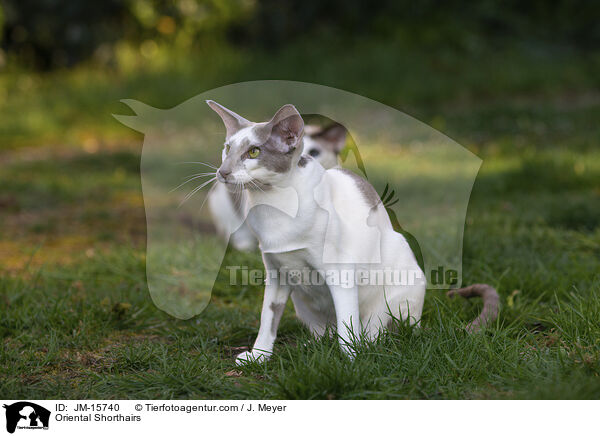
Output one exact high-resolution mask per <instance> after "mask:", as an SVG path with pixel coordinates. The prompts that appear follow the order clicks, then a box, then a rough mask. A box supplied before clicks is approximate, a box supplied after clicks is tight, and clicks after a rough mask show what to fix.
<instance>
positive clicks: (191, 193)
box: [179, 177, 217, 207]
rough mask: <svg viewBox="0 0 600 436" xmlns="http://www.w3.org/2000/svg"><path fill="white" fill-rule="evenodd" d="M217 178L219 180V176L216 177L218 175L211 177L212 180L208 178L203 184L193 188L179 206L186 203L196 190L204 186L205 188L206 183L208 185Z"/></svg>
mask: <svg viewBox="0 0 600 436" xmlns="http://www.w3.org/2000/svg"><path fill="white" fill-rule="evenodd" d="M216 180H217V178H216V177H213V178H212V179H210V180H207V181H206V182H203V183H202V184H201V185H199V186H197V187H195V188H194V189H193V190H192V191H191V192H190V193H189V194H187V195H186V196H185V197H184V199H183V200H182V201H181V203H179V207H181V206H182V205H183V204H184V203H185V202H186V201H188V200H189V199H190V198H192V196H193V195H194V194H195V193H196V192H198V191H199V190H201V189H202V188H204V187H205V186H206V185H208V184H210V183H212V182H214V181H216Z"/></svg>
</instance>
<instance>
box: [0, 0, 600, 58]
mask: <svg viewBox="0 0 600 436" xmlns="http://www.w3.org/2000/svg"><path fill="white" fill-rule="evenodd" d="M0 8H3V9H4V12H3V13H2V12H0V22H1V21H2V20H1V17H2V15H5V26H4V27H0V31H1V35H2V48H3V50H4V51H6V52H7V53H8V55H9V59H11V60H14V61H16V62H17V63H18V64H20V65H24V66H26V67H35V68H38V69H51V68H56V67H65V66H72V65H74V64H76V63H78V62H81V61H83V60H86V59H88V58H90V57H94V58H96V59H97V60H99V61H101V62H103V63H110V61H111V60H112V56H113V53H114V49H115V46H118V44H122V43H128V44H131V45H135V46H137V47H138V48H139V49H140V50H141V51H142V52H146V53H151V52H152V51H155V50H156V47H157V46H160V45H161V44H165V43H167V44H169V46H170V48H171V49H180V50H181V51H188V50H190V49H193V48H194V47H196V46H205V45H207V44H214V43H215V42H219V43H222V42H228V43H231V44H233V45H235V46H252V47H262V48H268V49H283V48H284V47H288V46H289V44H290V43H293V42H295V41H296V40H298V39H308V40H312V41H313V42H314V41H322V40H323V39H324V38H325V39H326V40H328V41H339V42H340V43H342V44H351V43H352V42H353V41H355V40H356V39H359V38H364V37H366V36H368V37H370V38H390V37H393V38H396V39H399V40H402V41H404V42H405V43H408V44H415V43H419V44H421V45H422V44H425V46H427V45H430V46H434V45H436V44H440V43H443V44H445V45H447V46H454V47H456V48H459V49H466V50H471V51H472V50H477V49H481V47H492V48H493V47H494V44H503V43H505V42H506V41H512V42H515V41H519V42H523V41H526V42H532V43H538V42H540V41H543V42H545V43H548V42H549V43H552V44H555V45H573V46H578V47H581V48H594V47H596V46H597V45H598V43H599V42H600V26H598V25H597V21H598V17H599V16H600V3H598V2H590V1H585V0H554V1H550V0H535V1H531V2H519V1H517V0H508V1H500V0H483V1H479V2H475V3H471V2H465V1H462V0H450V1H445V2H442V1H438V0H424V1H421V2H411V1H408V0H400V1H394V0H380V1H379V2H376V3H371V2H360V1H358V0H324V1H318V0H291V1H286V2H281V1H277V0H263V1H255V0H168V1H159V0H104V1H98V0H94V1H88V2H61V1H59V0H41V1H40V0H4V2H3V4H2V6H1V7H0Z"/></svg>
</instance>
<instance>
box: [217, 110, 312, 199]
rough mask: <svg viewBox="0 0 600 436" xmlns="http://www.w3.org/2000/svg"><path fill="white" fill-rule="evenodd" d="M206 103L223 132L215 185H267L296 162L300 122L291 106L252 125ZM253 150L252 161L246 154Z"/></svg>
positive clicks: (248, 154) (299, 138)
mask: <svg viewBox="0 0 600 436" xmlns="http://www.w3.org/2000/svg"><path fill="white" fill-rule="evenodd" d="M207 103H208V104H209V106H210V107H211V108H212V109H214V110H215V112H217V114H219V116H220V117H221V119H222V120H223V123H224V124H225V128H226V130H227V134H226V141H225V148H224V150H223V163H222V164H221V167H220V168H219V170H218V171H217V177H218V179H219V181H221V182H224V183H244V184H245V183H250V182H253V183H259V184H263V185H271V184H272V183H277V182H279V181H281V177H282V175H285V173H287V172H288V171H289V170H290V169H291V168H292V165H293V164H295V163H296V162H297V161H298V159H299V158H300V155H301V154H302V148H303V142H302V136H303V133H304V121H303V120H302V117H301V116H300V113H299V112H298V111H297V110H296V108H295V107H294V106H293V105H291V104H286V105H284V106H282V107H281V108H280V109H279V110H278V111H277V112H276V113H275V115H274V116H273V118H271V120H269V121H267V122H263V123H253V122H250V121H248V120H246V119H245V118H243V117H241V116H239V115H237V114H236V113H235V112H233V111H231V110H229V109H226V108H224V107H223V106H221V105H219V104H217V103H215V102H213V101H207ZM254 148H257V149H258V150H259V152H258V155H257V156H256V157H255V158H253V157H252V156H251V153H250V151H251V150H253V149H254ZM251 185H252V184H251ZM251 185H247V187H250V186H251Z"/></svg>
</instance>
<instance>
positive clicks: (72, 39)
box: [2, 0, 252, 70]
mask: <svg viewBox="0 0 600 436" xmlns="http://www.w3.org/2000/svg"><path fill="white" fill-rule="evenodd" d="M251 7H252V3H250V2H248V1H246V0H171V1H157V0H105V1H89V2H66V3H65V2H61V1H59V0H43V1H36V0H4V3H3V8H4V11H5V15H6V26H5V28H4V29H3V31H2V35H3V37H2V47H3V49H4V50H5V51H6V52H7V53H8V54H9V57H10V59H11V60H14V61H16V62H17V63H19V64H20V65H23V66H25V67H29V68H37V69H43V70H46V69H51V68H57V67H69V66H72V65H74V64H76V63H79V62H81V61H83V60H86V59H88V58H90V57H94V58H96V59H97V60H99V61H101V62H103V63H110V61H111V60H112V54H113V52H114V50H113V48H114V46H115V45H116V44H118V43H119V42H123V41H125V42H129V43H132V44H136V45H139V47H140V50H141V51H142V52H152V51H153V50H155V48H156V46H157V44H160V43H161V42H168V43H169V44H171V45H172V46H174V47H175V48H182V49H190V48H192V47H193V46H194V45H196V44H199V43H203V42H207V41H210V40H219V39H221V38H222V35H224V34H225V32H226V30H227V28H228V27H229V26H232V25H234V24H236V23H237V22H238V21H239V20H241V19H242V18H245V17H246V15H247V14H248V13H249V12H250V10H251Z"/></svg>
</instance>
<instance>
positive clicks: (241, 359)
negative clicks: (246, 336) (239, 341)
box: [235, 350, 271, 366]
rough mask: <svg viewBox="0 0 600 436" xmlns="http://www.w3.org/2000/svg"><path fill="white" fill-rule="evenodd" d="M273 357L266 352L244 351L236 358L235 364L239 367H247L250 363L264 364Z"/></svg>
mask: <svg viewBox="0 0 600 436" xmlns="http://www.w3.org/2000/svg"><path fill="white" fill-rule="evenodd" d="M269 357H271V353H267V352H266V351H259V350H252V351H244V352H243V353H240V354H238V355H237V357H236V358H235V364H236V365H237V366H242V365H247V364H248V363H250V362H258V363H262V362H264V361H265V360H267V359H268V358H269Z"/></svg>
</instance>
